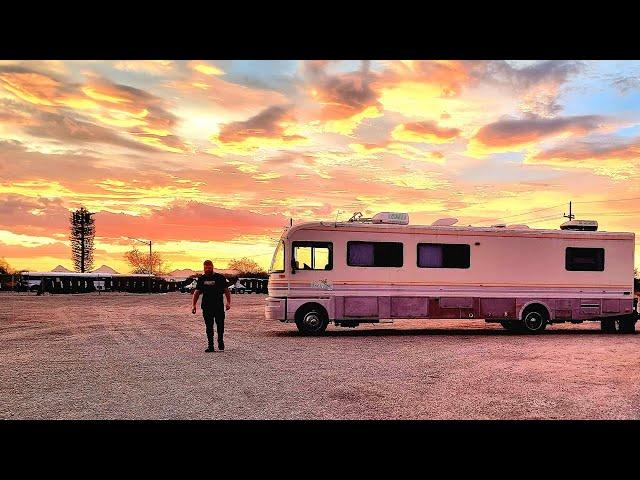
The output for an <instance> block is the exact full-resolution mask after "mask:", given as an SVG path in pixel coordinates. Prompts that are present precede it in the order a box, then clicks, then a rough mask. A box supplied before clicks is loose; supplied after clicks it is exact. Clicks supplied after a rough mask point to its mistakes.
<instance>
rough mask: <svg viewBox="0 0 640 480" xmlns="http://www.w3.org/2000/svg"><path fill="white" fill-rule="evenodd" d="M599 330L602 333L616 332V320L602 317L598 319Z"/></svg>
mask: <svg viewBox="0 0 640 480" xmlns="http://www.w3.org/2000/svg"><path fill="white" fill-rule="evenodd" d="M600 330H601V331H602V332H604V333H615V332H616V321H615V319H613V318H604V319H602V320H600Z"/></svg>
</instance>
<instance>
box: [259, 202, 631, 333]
mask: <svg viewBox="0 0 640 480" xmlns="http://www.w3.org/2000/svg"><path fill="white" fill-rule="evenodd" d="M456 222H457V220H455V219H442V220H439V221H437V222H434V224H432V225H409V222H408V215H407V214H396V213H388V212H383V213H382V214H378V215H376V216H375V217H373V218H370V219H362V218H358V216H357V215H354V217H352V219H351V220H350V221H348V222H311V223H303V224H299V225H295V226H292V227H289V228H286V229H285V231H284V232H283V234H282V237H281V239H280V241H279V242H278V245H277V247H276V250H275V252H274V255H273V259H272V263H271V268H270V277H269V284H268V285H269V289H268V294H269V295H268V297H267V299H266V307H265V312H266V313H265V314H266V317H267V318H268V319H272V320H279V321H281V322H295V323H296V325H297V327H298V329H299V330H300V331H301V332H302V333H303V334H320V333H322V332H324V330H325V329H326V327H327V325H328V323H329V322H333V323H334V324H335V325H337V326H343V327H355V326H357V325H359V324H360V323H365V322H373V323H375V322H385V321H393V320H396V319H406V318H425V319H428V318H439V319H474V318H479V319H484V320H485V321H486V322H497V323H500V324H501V325H502V326H503V327H504V328H506V329H508V330H522V331H527V332H540V331H542V330H544V328H545V327H546V326H547V325H548V324H553V323H561V322H572V323H581V322H584V321H600V322H601V328H602V330H603V331H608V332H609V331H616V329H617V330H618V331H620V332H623V333H630V332H633V331H634V330H635V323H636V318H637V311H636V302H637V300H634V280H633V269H634V246H635V245H634V243H635V242H634V238H635V235H634V234H633V233H628V232H603V231H601V232H598V231H596V230H597V222H593V221H579V220H574V221H570V222H566V223H565V224H563V225H562V226H561V229H560V230H547V229H531V228H528V227H527V226H525V225H514V226H509V227H507V226H505V225H494V226H492V227H472V226H468V227H463V226H455V223H456Z"/></svg>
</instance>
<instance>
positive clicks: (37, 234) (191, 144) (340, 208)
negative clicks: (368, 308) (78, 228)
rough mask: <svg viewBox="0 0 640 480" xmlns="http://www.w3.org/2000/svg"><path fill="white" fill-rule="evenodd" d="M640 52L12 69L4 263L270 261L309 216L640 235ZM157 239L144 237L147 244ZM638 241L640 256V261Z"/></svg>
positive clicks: (1, 159) (37, 64)
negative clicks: (290, 229) (636, 55)
mask: <svg viewBox="0 0 640 480" xmlns="http://www.w3.org/2000/svg"><path fill="white" fill-rule="evenodd" d="M639 200H640V62H632V61H564V60H563V61H559V60H554V61H545V60H541V61H530V60H527V61H502V60H500V61H498V60H491V61H477V60H476V61H415V60H403V61H399V60H393V61H382V60H371V61H368V60H367V61H361V60H354V61H317V60H313V61H297V60H295V61H244V60H243V61H230V60H225V61H213V60H206V61H205V60H202V61H195V60H189V61H171V60H153V61H141V60H135V61H127V60H122V61H34V60H31V61H0V257H4V258H5V259H6V260H7V261H8V262H9V264H10V265H11V266H12V267H13V268H16V269H29V270H49V269H51V268H53V267H55V266H56V265H58V264H62V265H63V266H66V267H67V268H69V269H72V265H73V263H72V260H71V257H70V247H69V240H68V236H69V220H68V217H69V211H70V210H72V209H76V208H79V207H81V206H84V207H86V208H88V209H89V210H90V211H92V212H95V216H94V218H95V225H96V239H95V254H94V257H95V262H94V263H95V267H99V266H100V265H102V264H107V265H110V266H112V267H113V268H115V269H116V270H118V271H121V272H127V271H129V270H128V267H127V265H126V263H125V262H124V258H123V253H124V252H125V251H127V250H130V249H131V248H132V247H133V246H134V245H136V243H135V242H134V241H132V240H130V239H128V238H127V237H135V238H141V239H151V240H152V241H153V245H154V250H155V251H157V252H159V253H161V254H162V256H163V257H164V258H165V260H166V261H167V263H168V264H169V266H170V267H171V268H172V269H173V268H179V269H181V268H193V269H201V268H202V267H201V265H202V261H203V260H204V259H205V258H210V259H211V260H213V262H214V264H215V266H216V267H217V268H226V266H227V262H228V261H229V260H231V259H233V258H239V257H244V256H246V257H250V258H252V259H254V260H255V261H256V262H258V263H259V264H260V265H262V266H263V267H265V268H266V267H268V265H269V263H270V261H271V256H272V254H273V250H274V247H275V244H276V242H277V239H278V238H279V237H280V234H281V232H282V230H283V228H284V227H285V226H286V225H288V223H289V219H290V218H292V219H293V221H294V224H295V223H299V222H303V221H312V220H336V219H337V220H346V219H348V218H349V217H350V216H351V215H352V214H353V213H354V212H358V211H360V212H362V213H363V214H364V215H365V216H370V215H374V214H375V213H377V212H381V211H397V212H407V213H409V216H410V221H411V223H412V224H430V223H432V222H433V221H434V220H437V219H438V218H443V217H455V218H458V219H459V224H462V225H478V226H481V225H482V226H485V225H491V224H495V223H506V224H516V223H517V224H527V225H530V226H531V227H532V228H558V227H559V225H560V224H561V223H562V222H563V221H564V220H566V219H565V218H563V214H565V213H568V203H569V201H572V202H573V212H574V214H576V216H577V218H579V219H595V220H597V221H598V222H599V225H600V228H599V229H600V230H606V231H632V232H635V231H636V230H638V229H639V227H640V221H639V220H638V218H639V217H638V215H637V214H638V213H640V207H639V206H638V205H640V203H639ZM139 246H140V248H141V249H144V248H145V247H144V245H141V244H139ZM638 253H639V252H636V265H638V264H640V261H638V260H639V258H638V257H639V255H638Z"/></svg>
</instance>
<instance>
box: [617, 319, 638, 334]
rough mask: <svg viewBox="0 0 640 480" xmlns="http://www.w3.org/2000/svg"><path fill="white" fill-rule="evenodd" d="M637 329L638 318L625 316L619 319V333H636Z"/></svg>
mask: <svg viewBox="0 0 640 480" xmlns="http://www.w3.org/2000/svg"><path fill="white" fill-rule="evenodd" d="M635 331H636V319H635V318H623V319H621V320H619V321H618V332H619V333H635Z"/></svg>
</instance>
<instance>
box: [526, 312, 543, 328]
mask: <svg viewBox="0 0 640 480" xmlns="http://www.w3.org/2000/svg"><path fill="white" fill-rule="evenodd" d="M524 323H525V325H526V326H527V328H528V329H529V330H539V329H540V328H542V326H543V325H544V318H543V317H542V315H540V314H539V313H538V312H530V313H528V314H527V316H526V317H525V318H524Z"/></svg>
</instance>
